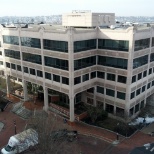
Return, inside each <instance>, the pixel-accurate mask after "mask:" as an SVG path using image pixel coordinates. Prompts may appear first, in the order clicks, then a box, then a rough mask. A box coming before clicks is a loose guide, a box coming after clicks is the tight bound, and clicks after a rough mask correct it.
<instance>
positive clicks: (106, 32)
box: [0, 22, 154, 121]
mask: <svg viewBox="0 0 154 154" xmlns="http://www.w3.org/2000/svg"><path fill="white" fill-rule="evenodd" d="M68 24H69V22H68ZM94 25H95V24H94ZM65 26H66V25H65ZM81 27H82V26H81ZM91 27H93V25H91ZM4 35H7V36H17V37H18V38H19V45H12V44H6V43H4V42H3V36H4ZM21 37H29V38H38V39H40V42H41V48H40V49H38V48H33V47H26V46H22V45H21V42H20V38H21ZM153 37H154V27H152V26H151V27H146V26H145V27H138V28H136V27H128V28H117V29H114V30H113V29H110V28H103V29H102V28H100V27H96V28H87V29H81V28H75V27H67V28H64V27H56V26H55V27H53V26H52V27H50V26H47V25H46V26H45V25H42V26H41V25H37V26H33V25H31V28H21V27H17V28H5V27H2V26H1V27H0V42H1V47H0V51H2V55H0V61H2V62H3V65H0V68H1V69H3V70H4V72H5V75H6V76H7V80H8V76H13V77H16V78H19V79H22V82H23V87H24V90H25V91H26V90H27V89H26V87H25V85H26V82H31V83H35V84H38V85H41V86H42V87H43V89H44V109H45V110H47V109H48V106H49V103H50V102H49V101H48V99H47V98H48V89H53V90H55V91H58V92H61V93H64V94H66V95H67V96H68V98H69V106H70V121H74V103H75V102H74V98H75V96H76V94H78V93H82V101H83V102H87V100H88V99H90V100H92V105H94V106H97V105H98V104H99V103H102V108H103V109H104V110H106V108H107V106H109V107H111V106H112V107H113V112H112V115H117V112H120V111H119V109H122V110H123V112H124V115H126V116H128V117H134V116H135V115H136V114H137V113H138V112H139V111H140V109H141V102H142V105H143V104H144V106H145V104H146V98H147V97H148V96H150V95H151V94H153V93H154V87H153V86H152V81H153V80H154V71H153V67H154V62H150V54H151V53H154V47H153V46H152V38H153ZM146 38H149V39H150V46H149V47H148V48H145V49H141V50H138V51H134V46H135V41H136V40H142V39H146ZM43 39H48V40H56V41H66V42H68V52H67V53H64V52H58V51H56V50H47V49H44V47H43ZM90 39H96V41H97V42H96V49H91V50H86V51H82V52H76V53H75V52H74V42H76V41H84V40H90ZM98 39H107V40H109V39H110V40H127V41H128V42H129V49H128V52H124V51H118V50H109V49H99V48H98ZM5 49H9V50H15V51H19V52H20V55H21V59H14V58H10V57H6V56H5V53H4V51H5ZM23 52H25V53H31V54H37V55H41V58H42V64H34V63H31V62H27V61H24V60H23V57H22V53H23ZM98 55H99V56H107V57H114V58H120V59H127V60H128V63H127V69H120V68H115V67H112V66H102V65H98V64H96V65H94V66H90V67H86V68H82V69H79V70H74V60H78V59H83V58H87V57H90V56H96V57H97V56H98ZM144 55H148V63H147V64H145V65H143V66H140V67H138V68H134V69H133V59H135V58H138V57H141V56H144ZM44 56H48V57H53V58H58V59H63V60H67V61H68V65H69V68H68V70H63V69H58V68H54V67H49V66H45V62H44ZM97 60H98V58H97V59H96V63H97ZM6 62H7V63H13V64H15V65H20V66H21V67H22V68H23V67H28V68H33V69H35V70H40V71H42V73H43V76H42V77H38V76H37V75H31V74H30V73H24V71H23V69H22V71H17V70H15V69H11V68H8V67H7V66H6ZM150 68H152V73H151V74H149V73H148V71H149V69H150ZM145 70H147V76H146V77H144V78H143V72H144V71H145ZM94 71H103V72H105V78H104V79H101V78H98V77H97V75H96V77H95V78H90V77H89V80H87V81H84V82H83V80H82V79H83V78H82V77H83V75H85V74H89V76H90V75H91V73H92V72H94ZM45 72H48V73H50V74H51V76H52V77H51V78H52V79H53V74H56V75H59V76H60V82H55V81H53V80H52V79H51V80H48V79H46V78H45V75H44V74H45ZM108 73H111V74H114V75H115V81H111V80H107V74H108ZM139 73H142V78H141V79H140V80H137V81H135V82H134V83H132V77H133V76H134V75H136V76H138V74H139ZM118 75H119V76H124V77H126V83H120V82H118V81H117V80H118ZM79 76H80V77H81V83H79V84H76V85H75V84H74V78H76V77H79ZM62 77H66V78H69V84H68V85H66V84H63V83H62ZM150 82H151V83H150ZM148 83H150V84H151V86H150V88H147V85H148ZM144 85H145V86H146V89H145V91H144V92H140V94H137V95H135V97H134V98H132V99H131V98H130V97H131V93H132V92H134V91H135V94H136V93H137V92H136V91H137V90H138V89H139V88H141V89H142V87H143V86H144ZM97 86H100V87H103V88H104V89H112V90H113V91H114V92H115V95H114V97H111V96H109V95H106V90H104V91H105V92H104V94H100V93H98V92H97V90H96V88H97ZM8 87H9V85H8ZM89 88H94V93H89V92H87V89H89ZM7 90H8V93H9V88H8V89H7ZM117 92H121V93H125V99H124V100H123V99H119V98H117ZM24 96H25V97H26V96H27V93H26V92H24ZM25 99H26V98H25ZM143 101H144V102H143ZM138 107H139V109H137V108H138ZM130 112H131V113H130Z"/></svg>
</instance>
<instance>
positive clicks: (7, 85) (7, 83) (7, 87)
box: [6, 75, 11, 97]
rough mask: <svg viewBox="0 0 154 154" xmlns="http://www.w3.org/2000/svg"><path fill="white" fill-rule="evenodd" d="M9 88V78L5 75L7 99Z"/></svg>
mask: <svg viewBox="0 0 154 154" xmlns="http://www.w3.org/2000/svg"><path fill="white" fill-rule="evenodd" d="M10 88H11V87H10V76H9V75H6V93H7V96H8V97H9V96H10V92H11V89H10Z"/></svg>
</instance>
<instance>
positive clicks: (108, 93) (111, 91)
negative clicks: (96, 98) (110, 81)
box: [106, 89, 115, 97]
mask: <svg viewBox="0 0 154 154" xmlns="http://www.w3.org/2000/svg"><path fill="white" fill-rule="evenodd" d="M106 95H108V96H112V97H114V95H115V91H114V90H111V89H106Z"/></svg>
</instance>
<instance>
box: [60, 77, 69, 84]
mask: <svg viewBox="0 0 154 154" xmlns="http://www.w3.org/2000/svg"><path fill="white" fill-rule="evenodd" d="M62 83H63V84H67V85H69V79H68V78H66V77H62Z"/></svg>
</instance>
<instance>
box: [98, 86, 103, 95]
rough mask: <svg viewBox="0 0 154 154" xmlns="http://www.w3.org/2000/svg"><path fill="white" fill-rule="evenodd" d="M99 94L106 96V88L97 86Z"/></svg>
mask: <svg viewBox="0 0 154 154" xmlns="http://www.w3.org/2000/svg"><path fill="white" fill-rule="evenodd" d="M97 92H98V93H101V94H104V88H103V87H99V86H97Z"/></svg>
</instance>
